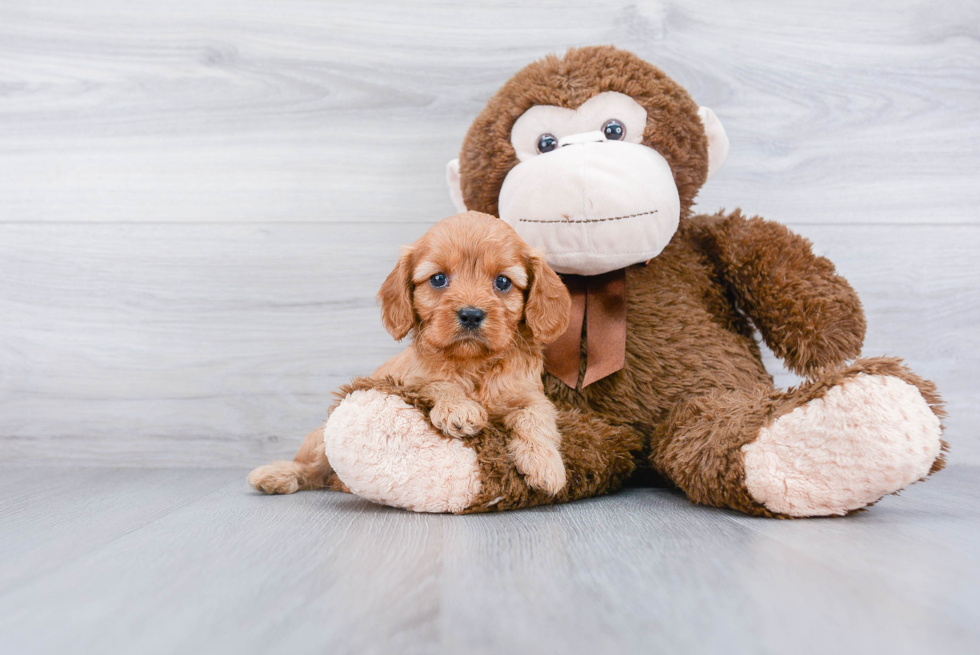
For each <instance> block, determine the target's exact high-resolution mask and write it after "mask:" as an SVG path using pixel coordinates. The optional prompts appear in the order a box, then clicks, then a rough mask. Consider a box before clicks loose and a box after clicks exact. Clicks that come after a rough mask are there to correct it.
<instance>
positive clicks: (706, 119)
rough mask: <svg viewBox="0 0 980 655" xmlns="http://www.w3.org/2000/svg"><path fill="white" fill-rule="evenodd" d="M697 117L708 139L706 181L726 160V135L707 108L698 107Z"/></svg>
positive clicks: (718, 121)
mask: <svg viewBox="0 0 980 655" xmlns="http://www.w3.org/2000/svg"><path fill="white" fill-rule="evenodd" d="M698 116H699V117H700V118H701V123H702V124H703V125H704V134H705V136H707V137H708V179H711V176H712V175H714V174H715V172H716V171H717V170H718V169H719V168H721V165H722V164H724V163H725V159H727V158H728V135H727V134H725V128H724V127H722V124H721V121H720V120H718V117H717V116H715V112H713V111H711V110H710V109H708V108H707V107H698Z"/></svg>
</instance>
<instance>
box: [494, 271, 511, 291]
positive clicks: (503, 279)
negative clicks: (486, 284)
mask: <svg viewBox="0 0 980 655" xmlns="http://www.w3.org/2000/svg"><path fill="white" fill-rule="evenodd" d="M512 286H514V283H513V282H511V281H510V278H509V277H507V276H506V275H498V276H497V279H496V280H494V281H493V288H494V289H496V290H497V291H500V292H502V293H507V292H508V291H510V288H511V287H512Z"/></svg>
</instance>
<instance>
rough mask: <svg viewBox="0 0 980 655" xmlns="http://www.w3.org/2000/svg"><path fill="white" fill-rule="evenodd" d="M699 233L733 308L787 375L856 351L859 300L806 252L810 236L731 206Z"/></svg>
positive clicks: (860, 336) (861, 324)
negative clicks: (786, 369) (745, 214)
mask: <svg viewBox="0 0 980 655" xmlns="http://www.w3.org/2000/svg"><path fill="white" fill-rule="evenodd" d="M697 220H698V219H695V221H697ZM701 237H702V245H703V247H704V248H705V249H706V250H707V251H708V252H709V254H710V255H711V257H712V259H713V261H714V262H715V264H716V266H717V267H718V274H719V275H720V277H721V278H722V280H723V281H724V282H725V283H726V285H727V286H728V288H729V289H730V290H731V292H732V293H733V294H734V296H735V299H736V301H737V303H738V305H739V307H740V309H742V311H744V312H745V313H746V314H747V315H748V316H749V318H751V319H752V321H753V323H755V325H756V327H757V328H758V329H759V332H760V333H761V334H762V338H763V340H764V341H765V343H766V345H767V346H769V348H771V349H772V351H773V352H774V353H775V354H776V356H777V357H779V358H780V359H782V360H783V361H784V362H786V365H787V366H788V367H789V368H790V370H792V371H793V372H794V373H797V374H799V375H808V374H809V373H811V372H813V371H814V370H815V369H817V368H820V367H823V366H836V365H839V364H841V363H842V362H844V361H846V360H848V359H852V358H854V357H857V356H858V355H860V354H861V345H862V344H863V343H864V331H865V327H866V324H865V320H864V311H863V310H862V309H861V301H860V300H859V299H858V296H857V294H856V293H855V291H854V289H853V288H851V285H850V284H848V283H847V280H845V279H844V278H843V277H841V276H840V275H837V272H836V270H835V269H834V265H833V264H832V263H831V262H830V260H828V259H826V258H824V257H818V256H816V255H814V254H813V252H812V251H811V249H810V246H811V244H810V241H809V240H807V239H804V238H803V237H801V236H799V235H797V234H794V233H793V232H791V231H790V230H788V229H787V228H786V227H785V226H783V225H780V224H779V223H773V222H769V221H765V220H763V219H761V218H758V217H755V218H749V219H746V218H745V217H743V216H742V214H741V212H739V211H738V210H736V211H734V212H733V213H731V214H730V215H728V216H724V215H721V214H719V215H717V216H714V217H710V218H707V219H706V220H704V221H703V226H702V231H701Z"/></svg>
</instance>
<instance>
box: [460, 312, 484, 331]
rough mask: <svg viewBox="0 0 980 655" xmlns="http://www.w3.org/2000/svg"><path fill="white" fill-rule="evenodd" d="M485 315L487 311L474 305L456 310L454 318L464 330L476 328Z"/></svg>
mask: <svg viewBox="0 0 980 655" xmlns="http://www.w3.org/2000/svg"><path fill="white" fill-rule="evenodd" d="M486 317H487V313H486V312H485V311H483V310H482V309H478V308H476V307H463V308H462V309H461V310H459V311H458V312H456V320H457V321H458V322H459V324H460V326H461V327H462V328H463V329H464V330H476V329H477V328H479V327H480V326H481V325H483V319H485V318H486Z"/></svg>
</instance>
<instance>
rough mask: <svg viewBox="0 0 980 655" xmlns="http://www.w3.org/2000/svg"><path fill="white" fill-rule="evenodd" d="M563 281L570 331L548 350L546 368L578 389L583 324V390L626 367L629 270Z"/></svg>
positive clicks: (549, 345)
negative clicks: (569, 302) (568, 300)
mask: <svg viewBox="0 0 980 655" xmlns="http://www.w3.org/2000/svg"><path fill="white" fill-rule="evenodd" d="M562 281H563V282H564V283H565V286H566V287H568V292H569V293H570V294H571V296H572V309H571V312H570V315H569V321H568V329H567V330H565V333H564V334H563V335H561V336H560V337H558V339H557V340H556V341H554V342H552V343H550V344H548V345H547V346H546V347H545V351H544V357H545V359H544V368H545V370H546V371H548V372H549V373H551V374H552V375H554V376H555V377H556V378H558V379H559V380H561V381H562V382H564V383H565V384H567V385H568V386H570V387H572V388H573V389H575V388H577V387H578V380H579V369H580V364H581V353H582V327H583V324H584V326H585V339H586V344H585V348H586V363H585V376H584V377H583V379H582V387H581V388H583V389H584V388H585V387H587V386H589V385H590V384H592V383H593V382H595V381H596V380H601V379H602V378H604V377H606V376H607V375H612V374H613V373H615V372H616V371H618V370H619V369H621V368H623V365H624V364H625V363H626V269H624V268H621V269H619V270H616V271H611V272H609V273H603V274H602V275H590V276H584V275H563V276H562Z"/></svg>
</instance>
